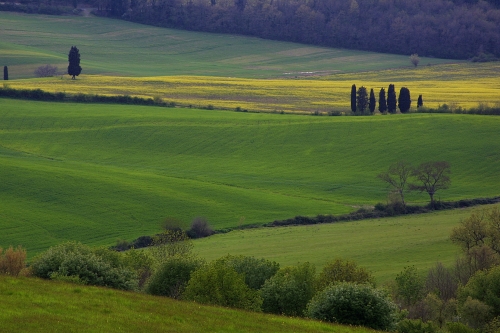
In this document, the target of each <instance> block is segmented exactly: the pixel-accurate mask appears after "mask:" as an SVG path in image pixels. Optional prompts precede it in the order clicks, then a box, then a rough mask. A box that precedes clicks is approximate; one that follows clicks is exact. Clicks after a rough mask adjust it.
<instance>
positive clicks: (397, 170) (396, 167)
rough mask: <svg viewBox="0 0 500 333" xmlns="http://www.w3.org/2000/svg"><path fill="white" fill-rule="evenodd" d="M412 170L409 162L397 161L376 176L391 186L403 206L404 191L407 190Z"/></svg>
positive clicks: (404, 204)
mask: <svg viewBox="0 0 500 333" xmlns="http://www.w3.org/2000/svg"><path fill="white" fill-rule="evenodd" d="M413 171H414V170H413V166H412V165H411V164H410V163H408V162H407V161H399V162H396V163H394V164H392V165H391V166H390V167H389V170H388V171H386V172H383V173H381V174H379V175H378V176H377V178H379V179H381V180H383V181H384V182H386V183H387V184H389V185H390V186H391V187H393V189H394V191H395V192H397V193H398V195H399V197H400V198H401V203H402V204H403V207H406V203H405V193H406V192H408V191H409V184H408V180H409V178H410V176H411V175H412V174H413Z"/></svg>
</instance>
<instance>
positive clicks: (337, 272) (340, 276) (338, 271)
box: [318, 259, 375, 290]
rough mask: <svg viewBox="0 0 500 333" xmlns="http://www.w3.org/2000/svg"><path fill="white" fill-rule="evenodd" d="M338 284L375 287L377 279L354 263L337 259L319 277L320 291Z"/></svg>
mask: <svg viewBox="0 0 500 333" xmlns="http://www.w3.org/2000/svg"><path fill="white" fill-rule="evenodd" d="M338 282H353V283H369V284H371V285H372V286H375V278H374V277H373V275H372V274H371V272H369V271H368V270H366V269H365V268H362V267H358V265H357V264H356V263H355V262H354V261H349V260H342V259H337V260H335V261H333V262H330V263H328V264H327V265H326V266H325V267H324V268H323V270H322V271H321V273H320V274H319V277H318V289H320V290H321V289H324V288H325V287H327V286H328V285H329V284H332V283H338Z"/></svg>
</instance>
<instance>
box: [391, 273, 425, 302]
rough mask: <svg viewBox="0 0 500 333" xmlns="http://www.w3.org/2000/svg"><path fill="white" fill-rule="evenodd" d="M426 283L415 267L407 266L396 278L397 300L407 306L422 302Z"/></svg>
mask: <svg viewBox="0 0 500 333" xmlns="http://www.w3.org/2000/svg"><path fill="white" fill-rule="evenodd" d="M423 291H424V281H423V279H422V278H421V277H420V275H419V274H418V272H417V268H416V267H415V266H407V267H405V268H404V270H403V271H402V272H401V273H399V274H398V275H397V276H396V298H397V299H399V300H400V301H401V302H402V303H403V304H404V305H405V306H408V305H413V304H415V303H416V302H417V301H419V300H421V299H422V297H423Z"/></svg>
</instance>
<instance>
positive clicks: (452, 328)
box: [446, 322, 478, 333]
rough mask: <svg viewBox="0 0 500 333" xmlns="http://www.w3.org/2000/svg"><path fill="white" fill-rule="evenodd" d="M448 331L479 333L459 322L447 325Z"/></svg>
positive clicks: (452, 332)
mask: <svg viewBox="0 0 500 333" xmlns="http://www.w3.org/2000/svg"><path fill="white" fill-rule="evenodd" d="M446 329H447V330H448V332H449V333H478V331H477V330H475V329H473V328H470V327H468V326H467V325H464V324H462V323H457V322H450V323H446Z"/></svg>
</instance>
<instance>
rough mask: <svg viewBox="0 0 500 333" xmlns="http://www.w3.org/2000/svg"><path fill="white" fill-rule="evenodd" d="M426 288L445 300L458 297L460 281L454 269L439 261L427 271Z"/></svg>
mask: <svg viewBox="0 0 500 333" xmlns="http://www.w3.org/2000/svg"><path fill="white" fill-rule="evenodd" d="M425 289H426V290H427V292H430V293H433V294H435V295H437V296H438V297H439V298H440V299H442V300H443V301H448V300H450V299H453V298H455V297H456V293H457V289H458V281H457V278H456V276H455V274H454V272H453V270H452V269H448V268H446V267H445V266H444V265H443V264H442V263H441V262H438V263H437V264H436V265H435V266H434V267H432V268H431V269H429V271H428V273H427V278H426V280H425Z"/></svg>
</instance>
